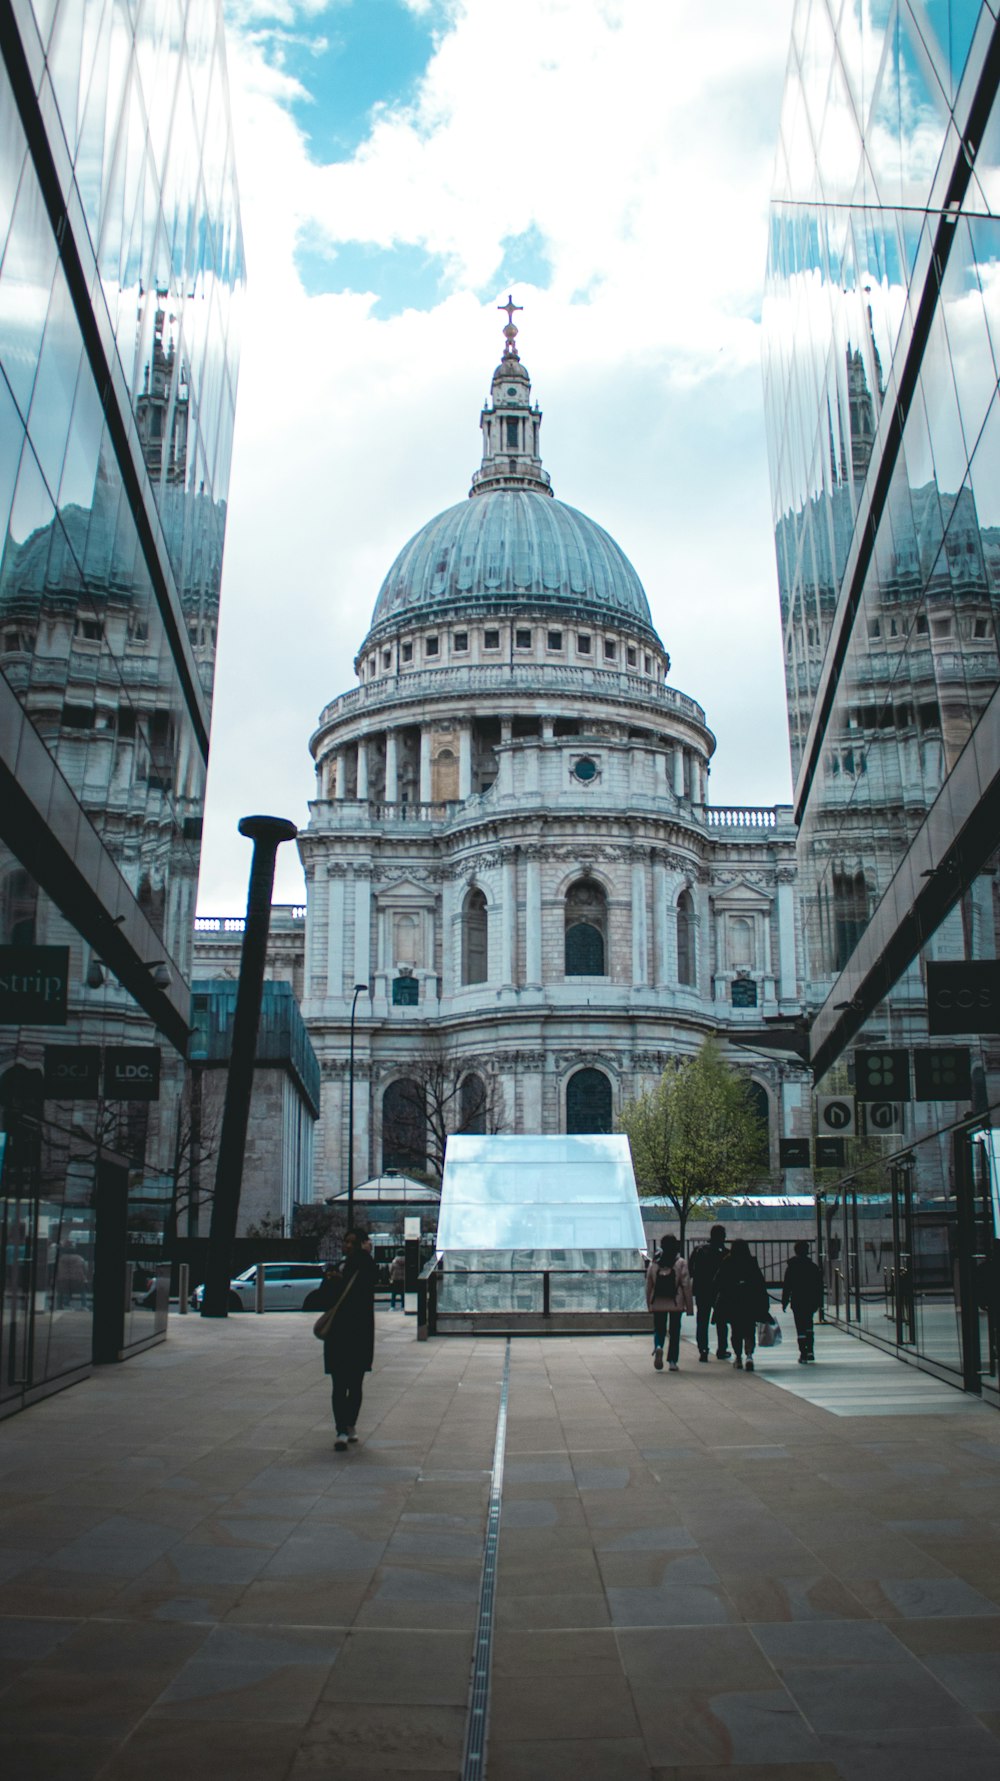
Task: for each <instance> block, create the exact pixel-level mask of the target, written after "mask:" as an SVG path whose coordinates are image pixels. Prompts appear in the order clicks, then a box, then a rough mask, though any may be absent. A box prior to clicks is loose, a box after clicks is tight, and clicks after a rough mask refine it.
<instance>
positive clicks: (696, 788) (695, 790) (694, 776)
mask: <svg viewBox="0 0 1000 1781" xmlns="http://www.w3.org/2000/svg"><path fill="white" fill-rule="evenodd" d="M701 801H702V791H701V761H700V760H699V758H698V756H697V755H696V754H693V755H692V756H691V802H692V804H700V803H701Z"/></svg>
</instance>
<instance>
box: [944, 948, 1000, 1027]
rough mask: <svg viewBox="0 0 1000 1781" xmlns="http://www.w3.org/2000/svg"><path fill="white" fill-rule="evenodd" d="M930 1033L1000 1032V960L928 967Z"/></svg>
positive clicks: (983, 960)
mask: <svg viewBox="0 0 1000 1781" xmlns="http://www.w3.org/2000/svg"><path fill="white" fill-rule="evenodd" d="M927 1031H928V1032H929V1033H930V1035H931V1037H932V1038H937V1037H938V1036H944V1035H947V1034H948V1033H1000V959H974V960H972V961H971V962H968V961H960V962H958V963H955V962H949V963H945V964H935V963H933V961H930V960H929V961H928V964H927Z"/></svg>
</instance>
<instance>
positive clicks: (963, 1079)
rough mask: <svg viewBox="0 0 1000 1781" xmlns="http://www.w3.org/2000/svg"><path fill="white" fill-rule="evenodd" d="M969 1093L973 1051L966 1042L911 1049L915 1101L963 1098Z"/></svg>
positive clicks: (967, 1096) (961, 1099) (970, 1091)
mask: <svg viewBox="0 0 1000 1781" xmlns="http://www.w3.org/2000/svg"><path fill="white" fill-rule="evenodd" d="M971 1095H972V1054H971V1052H970V1051H969V1048H968V1046H967V1045H935V1046H932V1047H931V1048H930V1049H929V1050H927V1051H915V1052H914V1053H913V1098H914V1100H915V1101H966V1100H968V1099H969V1098H970V1097H971Z"/></svg>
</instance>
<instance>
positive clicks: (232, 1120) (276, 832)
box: [201, 816, 298, 1317]
mask: <svg viewBox="0 0 1000 1781" xmlns="http://www.w3.org/2000/svg"><path fill="white" fill-rule="evenodd" d="M239 831H240V834H241V835H246V836H247V838H248V839H249V840H251V841H252V842H253V859H252V861H251V864H250V887H249V891H248V893H247V916H246V923H245V925H244V929H243V950H242V953H241V955H240V978H239V986H238V988H237V991H236V1011H235V1014H234V1016H233V1043H232V1052H231V1055H230V1059H229V1072H228V1075H227V1078H226V1099H225V1105H224V1107H223V1113H222V1132H221V1135H220V1138H219V1154H218V1157H217V1159H216V1168H215V1198H214V1200H213V1202H212V1222H211V1228H210V1231H209V1239H208V1267H207V1269H206V1272H205V1291H204V1294H203V1295H202V1301H201V1314H202V1317H225V1316H226V1315H227V1314H228V1311H229V1278H230V1275H231V1273H232V1264H233V1241H234V1239H235V1236H236V1219H237V1215H238V1213H239V1208H240V1188H241V1186H242V1183H243V1158H244V1154H245V1152H246V1141H247V1124H248V1122H249V1118H250V1100H251V1096H252V1094H253V1071H254V1062H255V1060H256V1055H257V1027H258V1025H259V1023H260V1008H261V1002H262V1000H263V996H264V966H265V962H266V957H267V935H268V929H269V927H270V923H271V892H272V890H273V888H274V862H275V856H276V854H277V852H278V848H279V847H280V846H281V843H282V842H283V841H294V839H295V837H296V835H297V834H298V830H297V829H296V827H295V824H294V823H293V822H289V821H288V820H287V819H286V818H285V817H283V816H244V817H243V818H242V819H241V821H240V823H239Z"/></svg>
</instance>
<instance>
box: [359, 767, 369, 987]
mask: <svg viewBox="0 0 1000 1781" xmlns="http://www.w3.org/2000/svg"><path fill="white" fill-rule="evenodd" d="M356 796H357V797H358V798H360V799H361V800H362V801H364V800H366V799H367V797H368V743H367V740H365V739H364V738H362V739H361V740H360V741H359V743H358V786H357V793H356ZM358 981H359V982H360V978H359V980H358Z"/></svg>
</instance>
